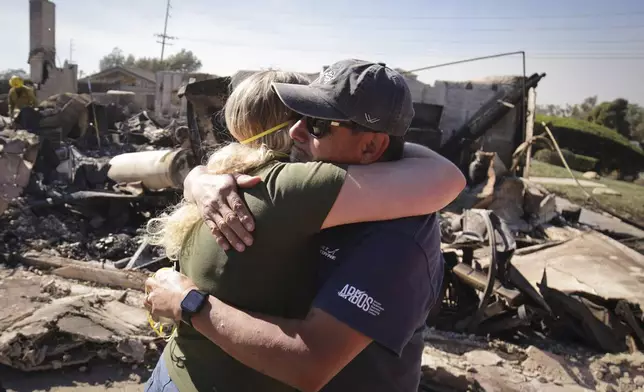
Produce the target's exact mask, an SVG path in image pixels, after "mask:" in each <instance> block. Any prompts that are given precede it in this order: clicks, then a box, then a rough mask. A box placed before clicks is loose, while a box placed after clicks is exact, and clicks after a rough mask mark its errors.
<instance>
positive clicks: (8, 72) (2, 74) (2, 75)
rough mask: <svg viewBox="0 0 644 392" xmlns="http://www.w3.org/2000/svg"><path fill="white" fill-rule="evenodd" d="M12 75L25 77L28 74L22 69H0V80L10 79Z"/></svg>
mask: <svg viewBox="0 0 644 392" xmlns="http://www.w3.org/2000/svg"><path fill="white" fill-rule="evenodd" d="M13 75H16V76H20V77H21V78H23V79H27V78H28V77H29V75H27V72H25V70H24V69H18V68H16V69H12V68H10V69H5V70H4V71H0V80H7V79H11V77H12V76H13Z"/></svg>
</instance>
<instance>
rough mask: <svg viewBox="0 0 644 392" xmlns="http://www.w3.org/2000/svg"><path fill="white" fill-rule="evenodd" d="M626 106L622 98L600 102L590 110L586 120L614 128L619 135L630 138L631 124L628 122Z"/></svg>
mask: <svg viewBox="0 0 644 392" xmlns="http://www.w3.org/2000/svg"><path fill="white" fill-rule="evenodd" d="M628 107H629V104H628V101H627V100H625V99H624V98H617V99H616V100H614V101H613V102H602V103H601V104H600V105H599V106H596V107H595V108H594V109H593V110H592V112H591V113H590V115H589V116H588V121H590V122H594V123H595V124H600V125H603V126H605V127H607V128H611V129H614V130H616V131H617V132H618V133H619V134H620V135H623V136H625V137H627V138H630V136H631V125H630V124H629V123H628V117H627V115H628Z"/></svg>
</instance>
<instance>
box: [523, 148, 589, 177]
mask: <svg viewBox="0 0 644 392" xmlns="http://www.w3.org/2000/svg"><path fill="white" fill-rule="evenodd" d="M561 153H562V154H563V156H564V158H565V159H566V162H568V166H570V168H571V169H572V170H576V171H580V172H587V171H592V170H596V168H597V164H598V163H599V159H597V158H593V157H588V156H585V155H577V154H574V153H572V152H570V151H568V150H564V149H562V150H561ZM533 158H534V159H536V160H538V161H541V162H545V163H549V164H551V165H556V166H561V167H565V165H564V164H563V162H562V161H561V158H560V157H559V154H557V152H556V151H551V150H546V149H543V150H539V151H537V152H536V153H535V154H534V155H533Z"/></svg>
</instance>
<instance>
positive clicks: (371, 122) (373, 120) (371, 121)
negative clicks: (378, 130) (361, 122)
mask: <svg viewBox="0 0 644 392" xmlns="http://www.w3.org/2000/svg"><path fill="white" fill-rule="evenodd" d="M364 118H365V120H367V122H368V123H369V124H374V123H377V122H378V121H380V119H379V118H376V117H371V116H370V115H369V113H365V114H364Z"/></svg>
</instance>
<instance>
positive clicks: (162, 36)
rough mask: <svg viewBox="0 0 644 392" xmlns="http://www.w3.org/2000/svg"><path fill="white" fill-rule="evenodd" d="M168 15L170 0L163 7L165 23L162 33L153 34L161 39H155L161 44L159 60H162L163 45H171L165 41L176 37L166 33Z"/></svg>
mask: <svg viewBox="0 0 644 392" xmlns="http://www.w3.org/2000/svg"><path fill="white" fill-rule="evenodd" d="M169 17H170V0H168V4H167V6H166V9H165V24H164V26H163V34H155V36H157V37H159V38H161V41H157V42H158V43H160V44H161V59H160V61H163V55H164V53H165V46H166V45H172V44H170V43H168V42H166V41H169V40H173V39H176V37H172V36H169V35H168V34H167V33H168V18H169Z"/></svg>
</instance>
